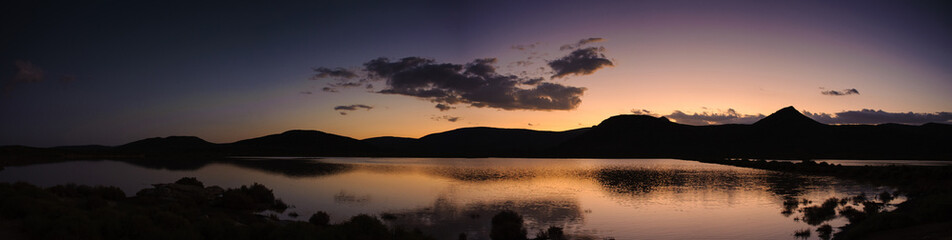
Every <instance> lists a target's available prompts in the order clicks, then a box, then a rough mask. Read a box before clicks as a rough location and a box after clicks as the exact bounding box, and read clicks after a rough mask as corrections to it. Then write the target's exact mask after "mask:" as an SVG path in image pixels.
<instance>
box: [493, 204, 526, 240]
mask: <svg viewBox="0 0 952 240" xmlns="http://www.w3.org/2000/svg"><path fill="white" fill-rule="evenodd" d="M489 238H491V239H493V240H524V239H526V228H525V226H523V221H522V216H519V214H518V213H516V212H513V211H510V210H505V211H502V212H499V213H497V214H496V216H493V219H492V228H491V229H490V233H489Z"/></svg>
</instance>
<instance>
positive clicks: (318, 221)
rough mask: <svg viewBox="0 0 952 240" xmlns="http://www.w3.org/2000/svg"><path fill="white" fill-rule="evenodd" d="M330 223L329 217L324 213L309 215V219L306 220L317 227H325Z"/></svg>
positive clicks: (318, 212)
mask: <svg viewBox="0 0 952 240" xmlns="http://www.w3.org/2000/svg"><path fill="white" fill-rule="evenodd" d="M330 221H331V217H330V216H328V215H327V213H326V212H324V211H317V212H316V213H314V215H311V218H309V219H307V222H309V223H311V224H314V225H317V226H327V223H329V222H330Z"/></svg>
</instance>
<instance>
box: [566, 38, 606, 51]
mask: <svg viewBox="0 0 952 240" xmlns="http://www.w3.org/2000/svg"><path fill="white" fill-rule="evenodd" d="M601 41H605V39H604V38H586V39H582V40H579V41H578V42H577V43H573V44H565V45H562V47H560V48H559V50H562V51H565V50H572V49H576V48H579V47H581V46H583V45H585V44H589V43H594V42H601Z"/></svg>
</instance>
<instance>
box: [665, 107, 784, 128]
mask: <svg viewBox="0 0 952 240" xmlns="http://www.w3.org/2000/svg"><path fill="white" fill-rule="evenodd" d="M664 117H667V118H668V119H671V120H674V121H675V122H677V123H680V124H687V125H716V124H751V123H754V122H757V121H758V120H760V119H762V118H764V117H765V116H764V115H763V114H757V115H751V114H740V113H737V111H735V110H734V109H733V108H729V109H727V111H723V112H702V113H694V114H687V113H684V112H682V111H680V110H675V111H674V112H673V113H671V114H669V115H665V116H664Z"/></svg>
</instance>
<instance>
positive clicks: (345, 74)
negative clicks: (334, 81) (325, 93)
mask: <svg viewBox="0 0 952 240" xmlns="http://www.w3.org/2000/svg"><path fill="white" fill-rule="evenodd" d="M314 72H316V73H315V74H314V76H312V77H311V79H315V80H316V79H321V78H330V77H333V78H341V79H351V78H355V77H357V74H356V73H354V72H353V71H350V70H347V69H344V68H335V69H330V68H326V67H319V68H314Z"/></svg>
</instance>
